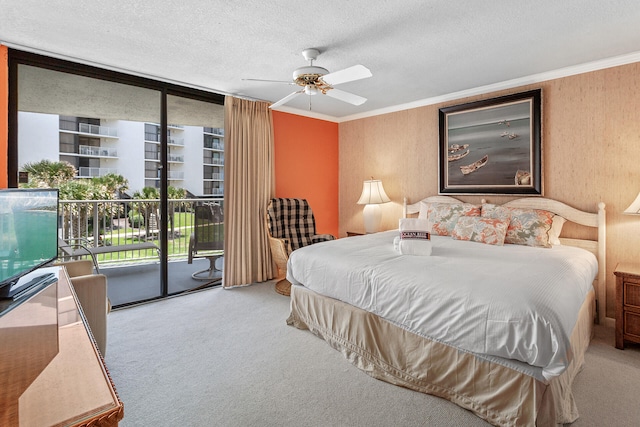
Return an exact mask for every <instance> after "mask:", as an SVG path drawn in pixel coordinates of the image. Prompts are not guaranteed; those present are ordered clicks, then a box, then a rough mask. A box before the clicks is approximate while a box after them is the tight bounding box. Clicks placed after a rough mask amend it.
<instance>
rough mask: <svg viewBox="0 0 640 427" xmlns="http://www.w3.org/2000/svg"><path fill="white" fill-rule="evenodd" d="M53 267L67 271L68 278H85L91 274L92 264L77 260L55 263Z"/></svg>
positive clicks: (88, 261)
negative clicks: (56, 266)
mask: <svg viewBox="0 0 640 427" xmlns="http://www.w3.org/2000/svg"><path fill="white" fill-rule="evenodd" d="M54 265H60V266H63V267H65V268H66V269H67V274H68V275H69V277H71V278H72V277H76V276H86V275H88V274H93V262H91V260H90V259H77V260H71V261H63V262H57V263H55V264H54Z"/></svg>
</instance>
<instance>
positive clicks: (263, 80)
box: [242, 79, 296, 85]
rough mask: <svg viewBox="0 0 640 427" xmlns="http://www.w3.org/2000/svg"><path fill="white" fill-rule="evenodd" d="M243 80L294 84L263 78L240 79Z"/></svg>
mask: <svg viewBox="0 0 640 427" xmlns="http://www.w3.org/2000/svg"><path fill="white" fill-rule="evenodd" d="M242 80H244V81H250V82H269V83H284V84H288V85H294V84H296V83H294V82H286V81H284V80H265V79H242Z"/></svg>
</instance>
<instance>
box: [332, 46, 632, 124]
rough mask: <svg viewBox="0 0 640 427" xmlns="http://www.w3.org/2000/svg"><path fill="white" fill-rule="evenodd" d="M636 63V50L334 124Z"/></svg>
mask: <svg viewBox="0 0 640 427" xmlns="http://www.w3.org/2000/svg"><path fill="white" fill-rule="evenodd" d="M634 62H640V52H634V53H631V54H627V55H620V56H614V57H611V58H606V59H603V60H599V61H592V62H587V63H584V64H578V65H573V66H570V67H565V68H559V69H557V70H553V71H547V72H544V73H539V74H532V75H530V76H526V77H520V78H517V79H512V80H507V81H504V82H499V83H494V84H490V85H485V86H479V87H476V88H472V89H467V90H463V91H459V92H453V93H449V94H445V95H440V96H434V97H432V98H426V99H421V100H418V101H414V102H409V103H406V104H400V105H395V106H392V107H387V108H380V109H378V110H372V111H367V112H365V113H359V114H353V115H350V116H345V117H334V119H335V120H336V121H337V122H338V123H343V122H348V121H352V120H358V119H364V118H367V117H373V116H379V115H381V114H388V113H395V112H398V111H404V110H410V109H413V108H418V107H424V106H427V105H434V104H439V103H442V102H447V101H453V100H456V99H461V98H467V97H471V96H476V95H482V94H484V93H490V92H497V91H500V90H505V89H512V88H514V87H518V86H526V85H530V84H535V83H541V82H545V81H549V80H554V79H559V78H563V77H570V76H574V75H578V74H584V73H589V72H591V71H598V70H604V69H606V68H612V67H618V66H621V65H627V64H632V63H634Z"/></svg>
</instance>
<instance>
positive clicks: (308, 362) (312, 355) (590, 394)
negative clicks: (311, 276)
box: [106, 282, 640, 427]
mask: <svg viewBox="0 0 640 427" xmlns="http://www.w3.org/2000/svg"><path fill="white" fill-rule="evenodd" d="M273 286H274V283H273V282H267V283H263V284H257V285H253V286H248V287H244V288H237V289H233V290H223V289H221V288H214V289H209V290H205V291H201V292H194V293H192V294H189V295H186V296H181V297H178V298H172V299H168V300H163V301H158V302H154V303H150V304H146V305H141V306H137V307H130V308H126V309H122V310H117V311H114V312H112V313H111V314H110V315H109V342H108V351H107V355H106V363H107V367H108V369H109V370H110V372H111V376H112V378H113V380H114V382H115V384H116V387H117V391H118V393H119V395H120V398H121V399H122V401H123V402H124V407H125V418H124V420H123V421H122V423H121V426H123V427H130V426H261V427H266V426H323V427H325V426H486V425H488V424H487V423H486V422H484V421H482V420H481V419H479V418H478V417H476V416H475V415H473V414H471V413H470V412H468V411H466V410H463V409H461V408H459V407H457V406H455V405H453V404H452V403H450V402H448V401H445V400H443V399H439V398H436V397H433V396H428V395H425V394H421V393H417V392H414V391H411V390H407V389H403V388H400V387H396V386H393V385H390V384H387V383H384V382H382V381H378V380H375V379H373V378H371V377H369V376H368V375H366V374H364V373H363V372H361V371H359V370H358V369H356V368H355V367H353V366H352V365H351V364H350V363H349V362H348V361H346V360H345V359H344V358H343V356H342V355H341V354H340V353H339V352H337V351H335V350H333V349H332V348H330V347H329V346H328V345H327V344H326V343H325V342H324V341H322V340H320V339H319V338H316V337H315V336H313V335H311V334H310V333H309V332H307V331H301V330H298V329H296V328H293V327H290V326H287V325H286V323H285V319H286V318H287V316H288V313H289V299H288V298H287V297H284V296H282V295H279V294H277V293H276V292H275V291H274V289H273ZM575 394H576V400H577V405H578V409H579V410H580V413H581V418H580V419H579V420H578V421H577V422H576V423H574V424H573V425H574V426H577V427H584V426H635V425H638V424H637V423H638V420H639V419H640V405H638V396H640V347H635V348H630V349H627V350H624V351H621V350H616V349H615V348H614V347H613V331H612V330H610V329H607V328H604V327H596V337H595V339H594V341H593V342H592V344H591V346H590V348H589V351H588V353H587V356H586V367H585V369H584V370H583V371H582V372H581V373H580V374H579V375H578V377H577V379H576V383H575Z"/></svg>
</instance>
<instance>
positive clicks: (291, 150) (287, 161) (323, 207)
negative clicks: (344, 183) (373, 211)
mask: <svg viewBox="0 0 640 427" xmlns="http://www.w3.org/2000/svg"><path fill="white" fill-rule="evenodd" d="M273 133H274V144H275V147H274V151H275V179H276V197H297V198H302V199H307V200H308V201H309V204H310V205H311V208H312V209H313V215H314V216H315V219H316V232H317V233H318V234H323V233H328V234H333V235H334V236H336V237H338V212H339V210H338V152H339V145H338V124H337V123H333V122H328V121H325V120H319V119H312V118H309V117H303V116H297V115H295V114H289V113H283V112H280V111H274V112H273Z"/></svg>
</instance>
